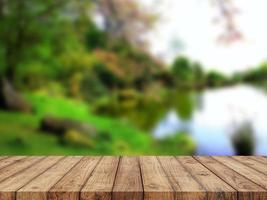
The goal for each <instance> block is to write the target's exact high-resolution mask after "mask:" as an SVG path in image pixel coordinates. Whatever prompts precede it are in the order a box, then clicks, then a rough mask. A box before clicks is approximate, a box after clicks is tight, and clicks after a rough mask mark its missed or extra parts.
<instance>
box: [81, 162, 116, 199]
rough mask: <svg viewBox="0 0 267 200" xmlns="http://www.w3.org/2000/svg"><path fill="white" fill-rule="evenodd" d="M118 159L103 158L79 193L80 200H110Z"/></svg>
mask: <svg viewBox="0 0 267 200" xmlns="http://www.w3.org/2000/svg"><path fill="white" fill-rule="evenodd" d="M119 160H120V158H119V157H103V158H102V159H101V161H100V162H99V164H98V165H97V167H96V168H95V170H94V171H93V173H92V175H91V176H90V178H89V179H88V181H87V182H86V183H85V185H84V187H83V188H82V191H81V194H80V196H81V199H82V200H95V199H97V200H111V194H112V189H113V185H114V180H115V176H116V173H117V168H118V164H119Z"/></svg>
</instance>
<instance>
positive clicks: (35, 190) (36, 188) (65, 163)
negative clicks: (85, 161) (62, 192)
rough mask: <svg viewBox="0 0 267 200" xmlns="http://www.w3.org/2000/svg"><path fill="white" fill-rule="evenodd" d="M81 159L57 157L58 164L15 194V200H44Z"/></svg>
mask: <svg viewBox="0 0 267 200" xmlns="http://www.w3.org/2000/svg"><path fill="white" fill-rule="evenodd" d="M81 159H82V157H80V156H79V157H75V156H71V157H66V158H64V157H58V159H57V160H58V162H57V163H55V165H53V166H52V167H51V168H49V169H48V170H46V171H45V172H44V173H42V174H41V175H39V176H38V177H36V178H35V179H33V180H32V181H30V182H29V183H28V184H26V185H25V186H23V187H22V188H21V189H19V190H18V191H17V193H16V199H17V200H45V199H47V193H48V191H49V190H50V189H51V188H52V187H53V185H55V184H56V183H57V181H59V180H60V179H61V178H62V177H63V176H64V175H65V174H66V173H67V172H68V171H69V170H70V169H71V168H72V167H73V166H74V165H75V164H77V163H78V162H79V161H80V160H81Z"/></svg>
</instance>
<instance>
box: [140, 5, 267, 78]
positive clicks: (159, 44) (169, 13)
mask: <svg viewBox="0 0 267 200" xmlns="http://www.w3.org/2000/svg"><path fill="white" fill-rule="evenodd" d="M141 2H142V3H148V4H152V5H153V6H151V7H153V8H155V7H157V10H158V13H160V15H161V21H160V22H159V23H158V25H157V27H156V28H155V31H153V33H151V34H150V35H149V40H150V41H151V51H152V52H153V53H154V54H155V55H157V56H160V57H161V58H162V59H164V60H165V61H167V62H171V61H172V60H173V58H174V57H175V56H176V55H181V54H182V55H187V56H189V57H191V58H192V59H194V60H196V61H200V62H201V63H203V65H205V67H206V68H207V69H212V68H215V69H218V70H220V71H223V72H225V73H231V72H234V71H237V70H244V69H246V68H248V67H251V66H255V65H257V64H259V63H261V62H263V61H264V60H265V59H267V26H266V24H265V23H266V19H267V12H266V9H267V1H266V0H253V1H252V0H234V2H236V3H235V4H236V5H237V7H238V8H239V10H240V14H239V15H238V16H237V22H238V27H239V29H240V30H241V31H242V32H243V34H244V36H245V39H244V40H243V41H240V42H238V43H234V44H231V45H225V44H220V43H218V42H217V38H218V36H219V35H220V33H221V32H222V30H223V29H222V28H223V26H222V25H221V26H220V25H219V24H217V25H216V24H214V23H212V20H213V19H214V17H216V16H219V11H218V9H217V8H216V7H212V6H211V3H210V2H211V1H210V0H141ZM179 41H181V43H182V44H183V45H182V46H183V47H182V48H177V46H180V45H179V43H180V42H179ZM174 44H175V45H174Z"/></svg>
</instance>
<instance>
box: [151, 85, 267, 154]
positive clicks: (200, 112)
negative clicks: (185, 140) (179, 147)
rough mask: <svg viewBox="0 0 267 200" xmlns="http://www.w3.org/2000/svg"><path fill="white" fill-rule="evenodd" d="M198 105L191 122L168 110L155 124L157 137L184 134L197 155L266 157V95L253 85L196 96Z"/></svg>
mask: <svg viewBox="0 0 267 200" xmlns="http://www.w3.org/2000/svg"><path fill="white" fill-rule="evenodd" d="M196 97H197V98H195V99H196V101H200V102H201V105H200V106H198V107H197V108H196V109H195V110H194V111H193V114H192V116H191V117H190V119H182V118H181V117H180V115H179V113H177V111H176V110H175V109H170V110H168V111H167V112H166V114H165V116H164V117H163V118H162V119H161V120H160V121H159V122H158V123H157V124H156V125H155V127H154V129H153V131H152V133H153V135H154V136H155V137H157V138H162V137H166V136H167V135H169V134H174V133H177V132H181V131H185V132H188V133H189V134H191V135H192V137H193V139H194V140H195V141H196V143H197V150H196V155H236V154H238V152H240V153H239V154H256V155H267V93H265V91H263V90H261V89H258V88H256V87H253V86H248V85H239V86H234V87H230V88H223V89H215V90H207V91H205V92H202V93H201V94H196Z"/></svg>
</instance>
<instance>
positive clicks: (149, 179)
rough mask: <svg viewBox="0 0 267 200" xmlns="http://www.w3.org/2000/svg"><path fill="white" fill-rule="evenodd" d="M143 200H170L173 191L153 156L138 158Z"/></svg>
mask: <svg viewBox="0 0 267 200" xmlns="http://www.w3.org/2000/svg"><path fill="white" fill-rule="evenodd" d="M140 167H141V173H142V178H143V185H144V199H145V200H152V199H153V200H172V199H175V191H174V189H173V188H172V186H171V184H170V182H169V180H168V177H167V175H166V174H165V172H164V171H163V169H162V167H161V165H160V163H159V162H158V159H157V158H156V157H155V156H144V157H140Z"/></svg>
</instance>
